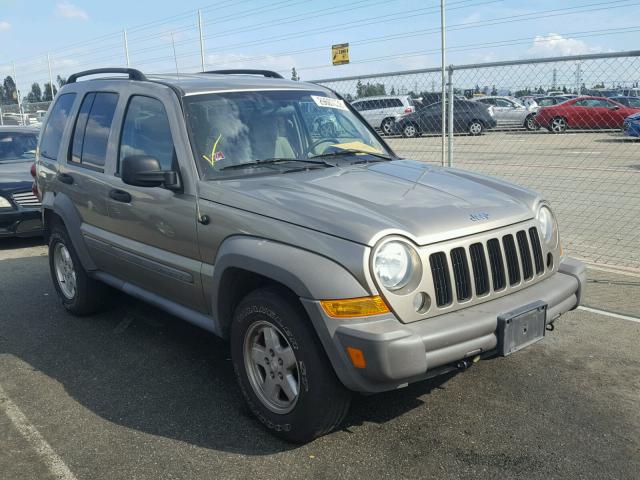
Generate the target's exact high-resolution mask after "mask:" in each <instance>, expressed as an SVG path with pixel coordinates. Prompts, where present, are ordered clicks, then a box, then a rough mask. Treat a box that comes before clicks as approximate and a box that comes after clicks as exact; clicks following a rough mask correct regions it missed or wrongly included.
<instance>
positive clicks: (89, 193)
mask: <svg viewBox="0 0 640 480" xmlns="http://www.w3.org/2000/svg"><path fill="white" fill-rule="evenodd" d="M118 101H119V94H118V93H117V92H115V91H101V90H96V91H89V92H86V93H84V94H83V96H82V100H81V103H80V107H79V109H78V111H77V113H76V114H75V117H74V118H73V122H72V125H73V127H72V132H71V137H70V140H69V143H68V149H64V150H63V151H62V152H61V153H62V154H63V155H64V156H65V157H66V162H65V163H62V162H61V163H60V165H59V168H58V172H57V175H56V180H55V181H56V187H55V191H57V192H58V195H60V194H62V195H65V196H67V197H68V198H69V199H70V200H71V203H72V204H73V206H74V207H75V209H76V211H77V213H78V214H79V216H80V219H81V222H82V224H81V231H82V233H83V235H84V234H85V233H86V232H87V230H89V231H90V230H97V231H101V230H104V229H105V228H108V224H109V215H108V211H107V200H106V199H107V194H108V191H109V185H108V182H107V181H106V175H105V168H106V166H107V164H108V158H109V156H110V148H109V147H110V139H112V138H113V135H114V132H113V129H112V126H113V119H114V116H115V112H116V109H117V105H118ZM85 243H86V245H87V249H88V250H89V254H90V255H91V257H92V258H93V260H94V262H95V263H96V266H97V267H98V268H99V269H103V268H104V267H106V266H107V263H106V262H105V259H104V256H103V255H102V252H101V249H100V248H99V247H100V246H99V245H97V244H96V243H95V242H92V241H91V238H87V237H86V235H85Z"/></svg>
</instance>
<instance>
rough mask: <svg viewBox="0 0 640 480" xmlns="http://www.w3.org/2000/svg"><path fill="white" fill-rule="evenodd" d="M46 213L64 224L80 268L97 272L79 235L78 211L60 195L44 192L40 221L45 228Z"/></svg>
mask: <svg viewBox="0 0 640 480" xmlns="http://www.w3.org/2000/svg"><path fill="white" fill-rule="evenodd" d="M47 212H52V213H54V214H55V215H57V216H58V217H60V219H61V220H62V222H63V223H64V226H65V228H66V230H67V234H68V235H69V238H70V239H71V243H72V244H73V248H74V249H75V251H76V253H77V255H78V258H80V262H81V263H82V266H83V267H84V269H85V270H87V271H92V270H97V267H96V264H95V263H94V262H93V260H92V258H91V256H90V255H89V251H88V250H87V246H86V245H85V243H84V239H83V238H82V234H81V230H80V228H81V226H82V218H81V217H80V214H79V213H78V210H77V209H76V207H75V206H74V205H73V202H72V201H71V199H70V198H69V197H68V196H66V195H64V194H61V193H58V194H57V195H54V194H53V193H51V192H46V193H45V194H44V197H43V199H42V221H43V224H44V225H45V226H47V223H46V222H47V214H48V213H47Z"/></svg>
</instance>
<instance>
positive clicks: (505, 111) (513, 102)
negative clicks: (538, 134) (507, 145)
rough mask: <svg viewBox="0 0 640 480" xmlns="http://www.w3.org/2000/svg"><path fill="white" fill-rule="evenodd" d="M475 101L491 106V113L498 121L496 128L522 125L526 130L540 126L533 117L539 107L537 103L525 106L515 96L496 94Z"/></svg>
mask: <svg viewBox="0 0 640 480" xmlns="http://www.w3.org/2000/svg"><path fill="white" fill-rule="evenodd" d="M475 101H476V102H480V103H484V104H485V105H488V106H490V107H493V108H492V110H493V115H494V118H495V119H496V122H497V123H498V125H497V127H498V128H505V127H524V128H526V129H527V130H537V129H538V128H540V126H539V125H538V124H537V123H536V122H535V121H534V119H533V118H534V117H535V116H536V113H537V112H538V109H539V107H538V106H537V104H536V105H534V104H530V105H529V106H525V105H524V104H522V103H521V102H520V101H518V100H517V99H515V98H511V97H496V96H489V97H481V98H476V99H475Z"/></svg>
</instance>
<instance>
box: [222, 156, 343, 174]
mask: <svg viewBox="0 0 640 480" xmlns="http://www.w3.org/2000/svg"><path fill="white" fill-rule="evenodd" d="M287 162H301V163H313V164H315V165H324V166H326V167H335V165H334V164H332V163H329V162H326V161H324V160H311V159H305V158H281V157H276V158H265V159H262V160H254V161H253V162H244V163H236V164H234V165H227V166H226V167H222V168H221V169H220V171H222V170H237V169H240V168H251V167H260V166H263V165H274V164H278V163H287Z"/></svg>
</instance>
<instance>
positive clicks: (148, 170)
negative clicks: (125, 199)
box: [120, 155, 180, 190]
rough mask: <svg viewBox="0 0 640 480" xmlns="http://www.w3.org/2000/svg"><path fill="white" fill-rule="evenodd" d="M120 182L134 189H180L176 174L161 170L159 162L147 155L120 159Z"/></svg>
mask: <svg viewBox="0 0 640 480" xmlns="http://www.w3.org/2000/svg"><path fill="white" fill-rule="evenodd" d="M120 174H121V175H122V181H123V182H124V183H126V184H127V185H134V186H136V187H160V186H162V185H164V186H165V187H166V188H168V189H169V190H179V189H180V179H179V177H178V172H176V171H173V170H162V169H161V168H160V162H158V160H157V159H156V158H154V157H151V156H149V155H130V156H128V157H125V158H123V159H122V163H121V165H120Z"/></svg>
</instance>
